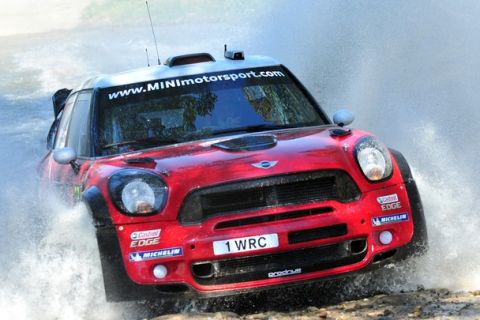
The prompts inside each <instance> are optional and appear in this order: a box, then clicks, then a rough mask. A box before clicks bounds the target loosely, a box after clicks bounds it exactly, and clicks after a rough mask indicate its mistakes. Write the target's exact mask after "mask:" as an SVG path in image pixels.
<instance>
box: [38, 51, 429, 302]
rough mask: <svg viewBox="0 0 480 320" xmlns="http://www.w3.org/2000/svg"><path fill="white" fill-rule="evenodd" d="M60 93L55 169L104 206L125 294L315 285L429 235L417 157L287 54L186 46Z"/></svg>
mask: <svg viewBox="0 0 480 320" xmlns="http://www.w3.org/2000/svg"><path fill="white" fill-rule="evenodd" d="M53 104H54V113H55V121H54V122H53V124H52V127H51V130H50V132H49V135H48V138H47V145H48V149H49V152H48V154H47V155H46V156H45V158H44V159H43V160H42V162H41V164H40V172H41V175H42V177H43V181H47V182H49V184H51V185H53V186H54V188H56V190H57V192H59V193H60V194H63V195H64V196H66V197H67V198H68V199H70V200H71V201H82V202H84V203H85V204H86V206H87V208H88V209H89V212H90V214H91V217H92V219H93V221H94V224H95V227H96V237H97V241H98V248H99V252H100V257H101V263H102V271H103V277H104V283H105V290H106V297H107V299H108V300H110V301H118V300H127V299H144V298H154V297H165V296H167V295H174V296H175V297H181V296H184V295H194V296H199V297H209V296H225V295H229V294H234V293H239V292H248V291H252V290H258V289H268V288H274V287H279V286H287V285H293V284H302V283H306V282H310V281H318V280H321V279H327V278H331V277H337V276H344V275H349V274H352V273H354V272H357V271H362V272H363V271H366V270H371V269H373V268H375V267H378V266H381V265H382V264H385V263H386V262H389V263H390V262H392V261H396V260H400V259H405V258H407V257H410V256H412V255H413V254H415V253H417V252H420V251H421V250H422V249H423V248H425V246H426V244H427V232H426V226H425V219H424V215H423V210H422V204H421V201H420V197H419V194H418V191H417V187H416V185H415V182H414V180H413V178H412V174H411V172H410V169H409V166H408V164H407V161H406V160H405V158H404V157H403V156H402V154H401V153H399V152H398V151H395V150H392V149H387V147H386V146H385V145H384V144H383V143H382V142H380V141H379V140H378V139H377V138H376V137H374V136H373V135H372V134H370V133H367V132H364V131H360V130H355V129H348V128H346V126H348V125H349V124H350V123H351V122H352V121H353V115H352V114H351V113H350V112H348V111H346V110H341V111H339V112H337V113H335V115H334V116H333V122H332V121H331V120H330V119H329V117H328V116H327V115H326V114H325V113H324V111H323V110H322V109H321V108H320V106H319V105H318V103H317V102H316V101H315V100H314V98H313V97H312V96H311V95H310V94H309V92H308V91H307V90H306V89H305V87H304V86H303V85H302V84H301V83H300V82H299V81H298V80H297V79H296V78H295V76H294V75H293V74H292V73H291V72H290V71H289V70H288V69H287V68H286V67H285V66H283V65H282V64H280V63H278V62H277V61H275V60H273V59H271V58H267V57H260V56H251V57H246V56H245V55H244V53H243V52H242V51H226V52H225V59H222V60H221V61H216V60H215V59H214V58H213V57H212V56H211V55H210V54H206V53H200V54H190V55H183V56H176V57H172V58H170V59H168V60H167V61H166V64H165V65H159V66H153V67H148V68H143V69H139V70H134V71H129V72H125V73H120V74H115V75H106V76H98V77H94V78H91V79H89V80H87V81H86V82H84V83H83V84H82V85H81V86H80V87H79V88H78V89H76V90H67V89H62V90H59V91H58V92H57V93H56V94H55V95H54V96H53Z"/></svg>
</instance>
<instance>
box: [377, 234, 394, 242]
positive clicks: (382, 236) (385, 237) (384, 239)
mask: <svg viewBox="0 0 480 320" xmlns="http://www.w3.org/2000/svg"><path fill="white" fill-rule="evenodd" d="M378 238H379V240H380V243H381V244H390V243H391V242H392V240H393V234H392V233H391V232H390V231H382V232H380V236H379V237H378Z"/></svg>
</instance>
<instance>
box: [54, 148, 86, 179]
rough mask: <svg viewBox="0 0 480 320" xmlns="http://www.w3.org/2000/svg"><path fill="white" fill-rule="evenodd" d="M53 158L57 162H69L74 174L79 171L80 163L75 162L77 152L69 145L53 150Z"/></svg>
mask: <svg viewBox="0 0 480 320" xmlns="http://www.w3.org/2000/svg"><path fill="white" fill-rule="evenodd" d="M53 160H55V162H57V163H59V164H70V165H71V166H72V169H73V171H74V172H75V174H78V172H79V171H80V165H79V164H78V163H77V162H76V160H77V152H76V151H75V150H74V149H73V148H70V147H65V148H60V149H55V150H53Z"/></svg>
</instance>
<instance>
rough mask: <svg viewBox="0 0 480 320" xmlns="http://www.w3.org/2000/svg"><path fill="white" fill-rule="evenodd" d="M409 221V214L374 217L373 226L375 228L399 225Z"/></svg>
mask: <svg viewBox="0 0 480 320" xmlns="http://www.w3.org/2000/svg"><path fill="white" fill-rule="evenodd" d="M405 221H408V213H406V212H405V213H399V214H392V215H390V216H382V217H374V218H372V225H373V226H375V227H378V226H383V225H384V224H391V223H398V222H405Z"/></svg>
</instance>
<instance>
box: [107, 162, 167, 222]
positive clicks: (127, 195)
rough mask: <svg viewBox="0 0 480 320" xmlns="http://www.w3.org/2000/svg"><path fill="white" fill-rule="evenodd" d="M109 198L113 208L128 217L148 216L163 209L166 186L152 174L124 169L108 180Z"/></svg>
mask: <svg viewBox="0 0 480 320" xmlns="http://www.w3.org/2000/svg"><path fill="white" fill-rule="evenodd" d="M108 187H109V191H110V196H111V197H112V200H113V202H114V204H115V206H116V207H117V208H118V209H119V210H120V211H121V212H123V213H125V214H128V215H150V214H155V213H157V212H158V211H160V210H161V209H163V207H164V205H165V202H166V198H167V186H166V185H165V183H164V182H163V180H162V179H161V178H160V177H159V176H157V175H156V174H154V173H151V172H148V171H143V170H134V169H125V170H122V171H119V172H117V173H115V174H114V175H113V176H111V177H110V179H109V185H108Z"/></svg>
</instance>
